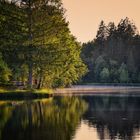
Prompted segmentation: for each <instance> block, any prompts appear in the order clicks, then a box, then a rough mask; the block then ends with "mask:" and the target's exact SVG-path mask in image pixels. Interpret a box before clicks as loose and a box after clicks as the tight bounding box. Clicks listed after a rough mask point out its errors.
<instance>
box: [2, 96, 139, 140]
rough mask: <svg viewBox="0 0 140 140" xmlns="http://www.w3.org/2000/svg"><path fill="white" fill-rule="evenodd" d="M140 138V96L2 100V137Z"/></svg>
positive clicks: (24, 139)
mask: <svg viewBox="0 0 140 140" xmlns="http://www.w3.org/2000/svg"><path fill="white" fill-rule="evenodd" d="M119 139H120V140H140V95H139V94H136V95H135V96H132V95H131V94H128V95H127V94H126V95H125V94H118V95H117V94H116V95H113V94H106V95H104V94H103V95H98V94H77V95H72V94H71V95H65V96H62V95H61V96H60V95H56V96H54V97H53V98H49V99H42V100H28V101H0V140H119Z"/></svg>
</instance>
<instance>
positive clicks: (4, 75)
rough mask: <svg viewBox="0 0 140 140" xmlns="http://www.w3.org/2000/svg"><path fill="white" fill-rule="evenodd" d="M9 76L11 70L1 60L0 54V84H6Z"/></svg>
mask: <svg viewBox="0 0 140 140" xmlns="http://www.w3.org/2000/svg"><path fill="white" fill-rule="evenodd" d="M10 76H11V70H10V69H9V68H8V66H7V64H6V63H5V62H4V61H3V60H2V55H1V53H0V83H1V82H2V83H3V82H8V81H9V80H10V79H9V78H10Z"/></svg>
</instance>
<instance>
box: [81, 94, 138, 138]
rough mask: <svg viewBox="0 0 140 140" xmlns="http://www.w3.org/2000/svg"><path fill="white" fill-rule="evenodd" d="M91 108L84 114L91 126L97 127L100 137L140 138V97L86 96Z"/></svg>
mask: <svg viewBox="0 0 140 140" xmlns="http://www.w3.org/2000/svg"><path fill="white" fill-rule="evenodd" d="M84 99H85V100H86V101H87V102H88V103H89V106H90V107H89V109H88V111H87V112H86V114H85V115H84V117H83V119H84V120H86V122H87V123H88V125H89V126H91V127H94V128H96V130H97V134H98V138H99V139H100V140H106V139H111V140H115V139H122V140H133V139H135V138H138V139H140V137H139V132H140V97H131V96H127V97H124V96H123V97H122V96H121V97H113V96H108V97H107V96H105V97H102V96H96V97H94V96H91V97H84Z"/></svg>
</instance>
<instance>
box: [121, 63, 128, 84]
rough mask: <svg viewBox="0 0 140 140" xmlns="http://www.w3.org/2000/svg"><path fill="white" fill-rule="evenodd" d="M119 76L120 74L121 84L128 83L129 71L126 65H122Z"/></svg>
mask: <svg viewBox="0 0 140 140" xmlns="http://www.w3.org/2000/svg"><path fill="white" fill-rule="evenodd" d="M119 74H120V78H119V79H120V83H127V82H128V81H129V77H128V70H127V67H126V65H125V64H124V63H122V65H121V67H120V69H119Z"/></svg>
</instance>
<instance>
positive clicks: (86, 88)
mask: <svg viewBox="0 0 140 140" xmlns="http://www.w3.org/2000/svg"><path fill="white" fill-rule="evenodd" d="M133 92H137V94H140V86H105V85H100V86H99V85H75V86H72V87H71V88H58V89H56V90H55V93H56V94H70V93H72V94H87V93H90V94H96V93H98V94H100V93H112V94H113V93H114V94H115V93H116V94H117V93H124V94H125V93H131V94H133Z"/></svg>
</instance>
